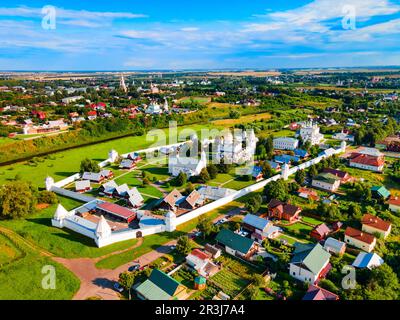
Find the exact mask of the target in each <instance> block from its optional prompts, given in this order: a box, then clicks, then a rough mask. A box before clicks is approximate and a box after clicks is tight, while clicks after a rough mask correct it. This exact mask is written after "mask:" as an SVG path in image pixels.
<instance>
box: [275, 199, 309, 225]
mask: <svg viewBox="0 0 400 320" xmlns="http://www.w3.org/2000/svg"><path fill="white" fill-rule="evenodd" d="M300 212H301V208H300V207H297V206H294V205H291V204H288V203H284V202H282V201H279V200H276V199H272V200H271V201H270V203H269V204H268V217H270V218H277V219H279V220H282V219H283V220H287V221H290V222H294V221H295V220H297V219H298V218H299V215H300Z"/></svg>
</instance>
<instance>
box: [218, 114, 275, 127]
mask: <svg viewBox="0 0 400 320" xmlns="http://www.w3.org/2000/svg"><path fill="white" fill-rule="evenodd" d="M269 119H271V115H270V114H269V113H258V114H249V115H247V116H243V117H240V118H239V119H221V120H215V121H213V124H215V125H218V126H234V125H235V124H242V123H251V122H255V121H261V120H269Z"/></svg>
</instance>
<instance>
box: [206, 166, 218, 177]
mask: <svg viewBox="0 0 400 320" xmlns="http://www.w3.org/2000/svg"><path fill="white" fill-rule="evenodd" d="M207 171H208V173H209V175H210V178H211V179H215V178H216V177H217V175H218V168H217V166H216V165H214V164H210V165H208V166H207Z"/></svg>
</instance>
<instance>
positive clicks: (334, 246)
mask: <svg viewBox="0 0 400 320" xmlns="http://www.w3.org/2000/svg"><path fill="white" fill-rule="evenodd" d="M324 249H325V250H326V251H328V252H329V253H332V254H336V255H338V256H341V255H343V254H344V253H345V252H346V244H345V243H344V242H342V241H339V240H336V239H335V238H331V237H330V238H328V239H326V240H325V243H324Z"/></svg>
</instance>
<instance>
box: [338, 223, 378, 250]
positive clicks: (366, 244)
mask: <svg viewBox="0 0 400 320" xmlns="http://www.w3.org/2000/svg"><path fill="white" fill-rule="evenodd" d="M344 242H346V243H347V244H349V245H351V246H353V247H356V248H358V249H361V250H364V251H366V252H371V251H372V250H374V248H375V245H376V238H375V237H374V236H373V235H371V234H369V233H367V232H365V231H360V230H357V229H354V228H351V227H347V229H346V231H345V233H344Z"/></svg>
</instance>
